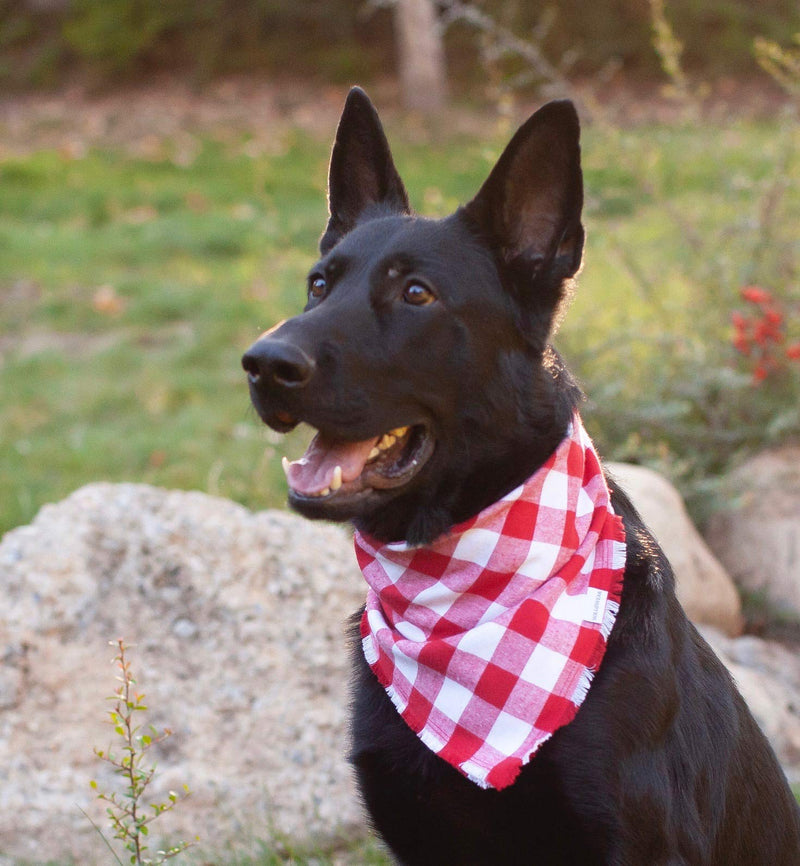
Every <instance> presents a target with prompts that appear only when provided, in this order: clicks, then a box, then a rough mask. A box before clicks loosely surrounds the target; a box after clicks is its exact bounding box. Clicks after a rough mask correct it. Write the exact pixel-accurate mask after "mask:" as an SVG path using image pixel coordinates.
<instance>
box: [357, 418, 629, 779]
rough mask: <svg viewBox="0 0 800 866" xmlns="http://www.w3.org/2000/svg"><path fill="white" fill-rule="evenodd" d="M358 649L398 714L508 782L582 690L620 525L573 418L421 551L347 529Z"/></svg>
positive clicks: (471, 765) (611, 602)
mask: <svg viewBox="0 0 800 866" xmlns="http://www.w3.org/2000/svg"><path fill="white" fill-rule="evenodd" d="M355 546H356V555H357V557H358V562H359V565H360V566H361V570H362V572H363V574H364V577H365V578H366V581H367V584H368V585H369V590H368V594H367V603H366V608H365V611H364V615H363V618H362V620H361V636H362V645H363V651H364V654H365V657H366V659H367V661H368V663H369V664H370V666H371V668H372V670H373V671H374V672H375V674H376V676H377V677H378V679H379V681H380V682H381V684H382V685H383V686H384V688H385V689H386V691H387V693H388V695H389V697H390V698H391V700H392V702H393V703H394V705H395V706H396V707H397V710H398V712H399V713H400V714H401V716H402V717H403V718H404V719H405V721H406V723H407V724H408V725H409V726H410V727H411V728H412V730H414V731H415V732H416V733H417V735H418V736H419V737H420V738H421V739H422V741H423V742H424V743H425V744H426V745H427V746H428V747H429V748H430V749H432V750H433V751H434V752H435V753H436V754H437V755H439V756H440V757H442V758H443V759H444V760H446V761H448V762H449V763H450V764H452V765H453V766H454V767H456V768H457V769H458V770H459V771H460V772H461V773H462V774H464V775H465V776H466V777H467V778H469V779H471V780H472V781H473V782H475V783H476V784H478V785H480V786H481V787H485V788H489V787H491V788H496V789H501V788H504V787H506V786H507V785H510V784H511V783H512V782H513V781H514V779H515V778H516V776H517V775H518V773H519V770H520V768H521V767H522V766H523V765H524V764H526V763H527V762H528V761H529V760H530V759H531V757H532V756H533V754H534V753H535V752H536V750H537V749H538V748H539V746H541V744H542V743H543V742H545V740H547V739H548V737H549V736H550V735H551V734H552V733H553V732H554V731H556V730H557V729H558V728H560V727H561V726H562V725H565V724H567V723H568V722H569V721H571V720H572V718H573V717H574V715H575V713H576V712H577V710H578V707H579V706H580V704H581V702H582V701H583V699H584V697H585V696H586V693H587V692H588V689H589V686H590V684H591V680H592V676H593V674H594V672H595V671H596V670H597V668H598V666H599V664H600V661H601V659H602V657H603V654H604V652H605V648H606V640H607V638H608V635H609V633H610V632H611V628H612V627H613V624H614V619H615V617H616V613H617V610H618V607H619V598H620V594H621V591H622V575H623V571H624V566H625V532H624V528H623V525H622V520H621V519H620V518H619V517H618V516H617V515H615V514H614V511H613V509H612V507H611V502H610V496H609V492H608V487H607V485H606V482H605V479H604V477H603V473H602V470H601V468H600V463H599V460H598V457H597V454H596V452H595V450H594V447H593V445H592V442H591V440H590V439H589V436H588V435H587V433H586V431H585V430H584V428H583V424H582V423H581V420H580V417H579V416H578V415H576V416H575V417H574V419H573V421H572V424H571V425H570V428H569V431H568V434H567V437H566V438H565V439H564V440H563V441H562V443H561V444H560V445H559V447H558V448H557V449H556V451H555V452H554V453H553V454H552V455H551V457H550V459H549V460H548V461H547V463H546V464H545V465H544V466H542V468H541V469H539V470H538V471H537V472H536V473H534V475H533V476H531V478H529V479H528V480H527V481H526V482H525V483H524V484H522V485H521V486H520V487H518V488H516V489H515V490H512V491H511V492H510V493H509V494H508V495H507V496H504V497H503V498H502V499H501V500H500V501H498V502H496V503H494V504H493V505H490V506H489V507H488V508H486V509H485V510H484V511H482V512H481V513H480V514H478V515H477V516H475V517H474V518H472V519H470V520H468V521H466V522H464V523H462V524H459V525H458V526H455V527H454V528H453V529H452V530H451V531H450V532H449V533H447V534H446V535H443V536H441V537H440V538H438V539H436V540H435V541H434V542H433V543H432V544H430V545H427V546H424V547H411V546H409V545H407V544H406V543H404V542H398V543H390V544H382V543H381V542H378V541H377V540H375V539H373V538H371V537H369V536H367V535H365V534H363V533H358V532H357V533H356V536H355Z"/></svg>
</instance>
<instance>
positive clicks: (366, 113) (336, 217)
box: [319, 87, 411, 255]
mask: <svg viewBox="0 0 800 866" xmlns="http://www.w3.org/2000/svg"><path fill="white" fill-rule="evenodd" d="M375 205H380V206H381V207H382V208H383V209H384V211H386V212H388V213H410V211H411V208H410V207H409V204H408V194H407V193H406V189H405V187H404V186H403V181H402V180H400V175H399V174H398V173H397V169H396V168H395V167H394V161H393V160H392V153H391V150H390V149H389V142H388V141H387V140H386V135H385V134H384V131H383V126H381V121H380V118H379V117H378V112H377V111H376V110H375V108H374V106H373V105H372V103H371V102H370V101H369V97H368V96H367V94H366V93H364V91H363V90H361V88H360V87H354V88H353V89H352V90H351V91H350V93H349V94H348V95H347V101H346V102H345V105H344V110H343V111H342V117H341V119H340V120H339V127H338V129H337V130H336V141H335V142H334V144H333V151H332V153H331V164H330V169H329V173H328V209H329V211H330V219H329V220H328V225H327V227H326V229H325V233H324V234H323V235H322V238H321V239H320V242H319V248H320V252H321V253H322V254H323V255H324V254H325V253H327V252H328V250H330V249H331V248H332V247H333V246H335V245H336V244H337V243H338V242H339V241H340V240H341V239H342V237H344V235H346V234H347V233H348V232H349V231H350V230H351V229H353V228H355V225H356V223H357V222H358V220H359V218H360V217H361V216H362V214H363V213H364V211H366V210H367V208H369V207H371V206H375Z"/></svg>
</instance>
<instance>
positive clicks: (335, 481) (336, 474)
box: [331, 466, 342, 490]
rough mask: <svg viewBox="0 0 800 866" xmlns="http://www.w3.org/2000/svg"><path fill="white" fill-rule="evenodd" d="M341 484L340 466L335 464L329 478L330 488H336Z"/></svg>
mask: <svg viewBox="0 0 800 866" xmlns="http://www.w3.org/2000/svg"><path fill="white" fill-rule="evenodd" d="M341 486H342V467H341V466H337V467H336V468H335V469H334V470H333V478H331V490H338V489H339V488H340V487H341Z"/></svg>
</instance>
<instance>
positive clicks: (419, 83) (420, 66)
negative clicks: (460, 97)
mask: <svg viewBox="0 0 800 866" xmlns="http://www.w3.org/2000/svg"><path fill="white" fill-rule="evenodd" d="M394 16H395V32H396V39H397V58H398V66H399V69H398V72H399V74H400V84H401V86H402V90H403V103H404V105H405V106H406V108H411V109H415V110H417V111H424V112H425V113H427V114H431V113H433V112H435V111H438V110H439V109H440V108H441V107H442V105H443V104H444V101H445V98H446V95H447V73H446V71H445V62H444V45H443V41H442V28H441V26H440V24H439V20H438V17H437V12H436V6H435V5H434V3H433V0H396V2H395V4H394Z"/></svg>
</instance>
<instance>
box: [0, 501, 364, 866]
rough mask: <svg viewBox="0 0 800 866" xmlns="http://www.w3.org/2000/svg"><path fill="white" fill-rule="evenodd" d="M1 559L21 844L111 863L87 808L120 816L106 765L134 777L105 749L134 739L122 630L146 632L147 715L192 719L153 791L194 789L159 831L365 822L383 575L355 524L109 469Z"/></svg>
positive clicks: (9, 837)
mask: <svg viewBox="0 0 800 866" xmlns="http://www.w3.org/2000/svg"><path fill="white" fill-rule="evenodd" d="M0 575H2V586H3V593H2V595H0V656H2V666H0V851H1V852H2V854H3V855H5V856H6V857H7V858H11V857H14V858H25V859H27V860H29V861H31V862H33V861H35V862H45V861H48V860H50V859H51V858H52V859H53V860H58V862H64V861H65V860H67V859H68V858H69V857H72V858H74V860H75V862H79V863H81V864H82V866H89V864H93V863H107V862H108V858H109V852H108V849H107V848H106V847H105V845H104V843H103V841H102V840H101V839H100V837H99V836H98V835H97V833H96V832H95V830H94V829H93V828H92V826H91V824H90V823H89V820H88V819H87V818H86V817H84V815H82V814H81V811H80V809H83V810H85V811H86V813H87V814H88V815H89V816H90V817H91V818H92V820H94V821H95V822H96V823H97V824H98V825H99V826H101V827H107V824H106V818H105V815H104V810H103V805H102V803H99V802H98V801H97V800H96V799H95V797H94V795H93V792H92V791H91V789H90V787H89V782H90V780H92V779H96V780H97V782H98V786H99V788H100V789H101V790H106V791H111V790H115V789H116V788H117V787H118V784H119V783H118V782H117V781H116V780H115V779H114V777H113V775H112V773H111V771H110V768H109V767H108V766H107V765H106V764H103V763H102V762H101V761H99V759H97V758H96V757H95V755H94V754H93V748H94V747H98V748H101V749H106V748H108V746H109V745H111V746H112V751H113V750H114V749H116V750H117V751H119V749H118V746H119V743H118V742H117V741H116V740H117V738H116V735H115V734H114V732H113V729H112V728H111V726H110V725H109V724H108V723H107V722H106V721H105V719H106V718H107V715H106V714H107V711H108V709H109V704H108V702H107V701H106V697H107V696H108V695H110V694H112V693H113V692H114V690H115V689H116V687H117V682H116V681H115V676H116V673H117V672H116V670H115V668H114V667H113V666H112V664H111V660H112V659H113V656H114V655H115V650H114V648H113V647H111V646H109V641H114V640H115V639H116V638H117V637H123V638H124V640H125V642H126V644H129V645H130V646H131V649H130V651H129V658H130V661H131V663H132V667H133V671H134V674H135V676H136V679H137V688H138V689H140V690H141V691H143V692H144V693H145V694H146V704H147V705H148V707H149V710H148V713H147V714H146V719H145V721H147V722H148V723H150V722H152V723H153V724H155V725H156V726H157V727H158V728H159V729H162V728H164V727H169V728H171V729H172V730H173V732H174V734H173V736H172V737H171V738H170V739H168V740H167V741H166V742H165V743H164V744H163V745H161V746H159V747H157V748H158V751H157V753H155V755H156V758H155V759H156V761H157V763H158V770H157V773H156V776H155V778H154V782H153V786H154V791H153V795H154V799H156V800H158V801H159V802H160V801H161V800H163V799H165V798H166V796H167V795H168V791H169V789H171V788H173V789H175V790H180V788H181V786H182V785H183V784H184V783H186V784H188V785H189V788H190V789H191V791H192V794H191V796H190V797H189V798H188V799H187V800H186V801H185V802H181V803H180V804H179V805H178V806H177V807H176V808H175V809H174V811H173V812H171V813H170V814H168V815H164V816H162V817H161V818H159V820H158V822H157V823H156V824H155V825H153V830H154V833H156V835H157V834H158V831H159V830H160V831H161V832H163V833H166V834H168V836H169V839H170V840H172V841H173V842H174V841H175V840H179V839H185V840H187V841H189V840H192V839H194V838H195V836H198V835H199V836H200V837H201V845H202V847H203V848H204V849H205V850H220V849H221V847H223V846H224V845H226V844H227V843H231V844H234V843H236V842H237V840H238V841H241V840H242V839H245V840H247V839H249V840H253V844H255V841H254V840H256V839H258V838H262V839H266V838H268V837H269V836H270V833H272V832H274V833H277V834H285V835H287V836H290V837H292V838H293V839H304V838H305V839H308V838H310V837H313V838H320V837H326V838H330V837H332V836H334V835H336V834H348V835H353V834H356V833H362V832H363V823H362V822H363V819H362V815H361V810H360V807H359V805H358V802H357V798H356V796H355V794H354V785H353V781H352V777H351V770H350V768H349V766H348V764H347V763H346V759H345V756H346V751H347V743H346V721H345V716H346V712H347V704H348V696H347V673H346V671H347V641H346V637H345V622H346V619H347V617H348V616H349V615H350V614H351V613H352V612H353V611H354V610H356V609H357V608H358V606H359V605H360V604H361V603H362V601H363V597H364V586H363V581H362V578H361V576H360V574H359V573H358V570H357V567H356V564H355V557H354V554H353V550H352V543H351V542H350V540H349V539H348V537H347V534H346V533H345V532H344V531H343V530H342V529H340V528H338V527H333V526H326V525H321V524H313V523H310V522H308V521H305V520H303V519H301V518H299V517H295V516H293V515H290V514H287V513H283V512H276V511H267V512H262V513H258V514H254V513H252V512H250V511H248V510H247V509H245V508H242V507H241V506H238V505H236V504H234V503H232V502H229V501H227V500H222V499H217V498H213V497H211V496H206V495H204V494H201V493H185V492H178V491H164V490H158V489H155V488H151V487H147V486H143V485H129V484H123V485H111V484H92V485H90V486H88V487H85V488H83V489H81V490H79V491H77V492H76V493H74V494H73V495H72V496H70V497H69V498H68V499H66V500H65V501H63V502H61V503H59V504H58V505H52V506H47V507H45V508H43V509H42V511H41V512H40V513H39V515H38V516H37V518H36V519H35V521H34V522H33V524H32V525H30V526H27V527H21V528H19V529H15V530H13V531H11V532H9V533H8V534H6V536H5V537H4V538H3V539H2V542H0ZM107 835H108V836H109V837H110V835H111V834H110V833H107ZM151 850H155V847H154V844H153V843H152V842H151ZM239 850H241V848H240V849H239ZM0 862H11V861H9V860H6V861H3V860H2V856H0Z"/></svg>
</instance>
